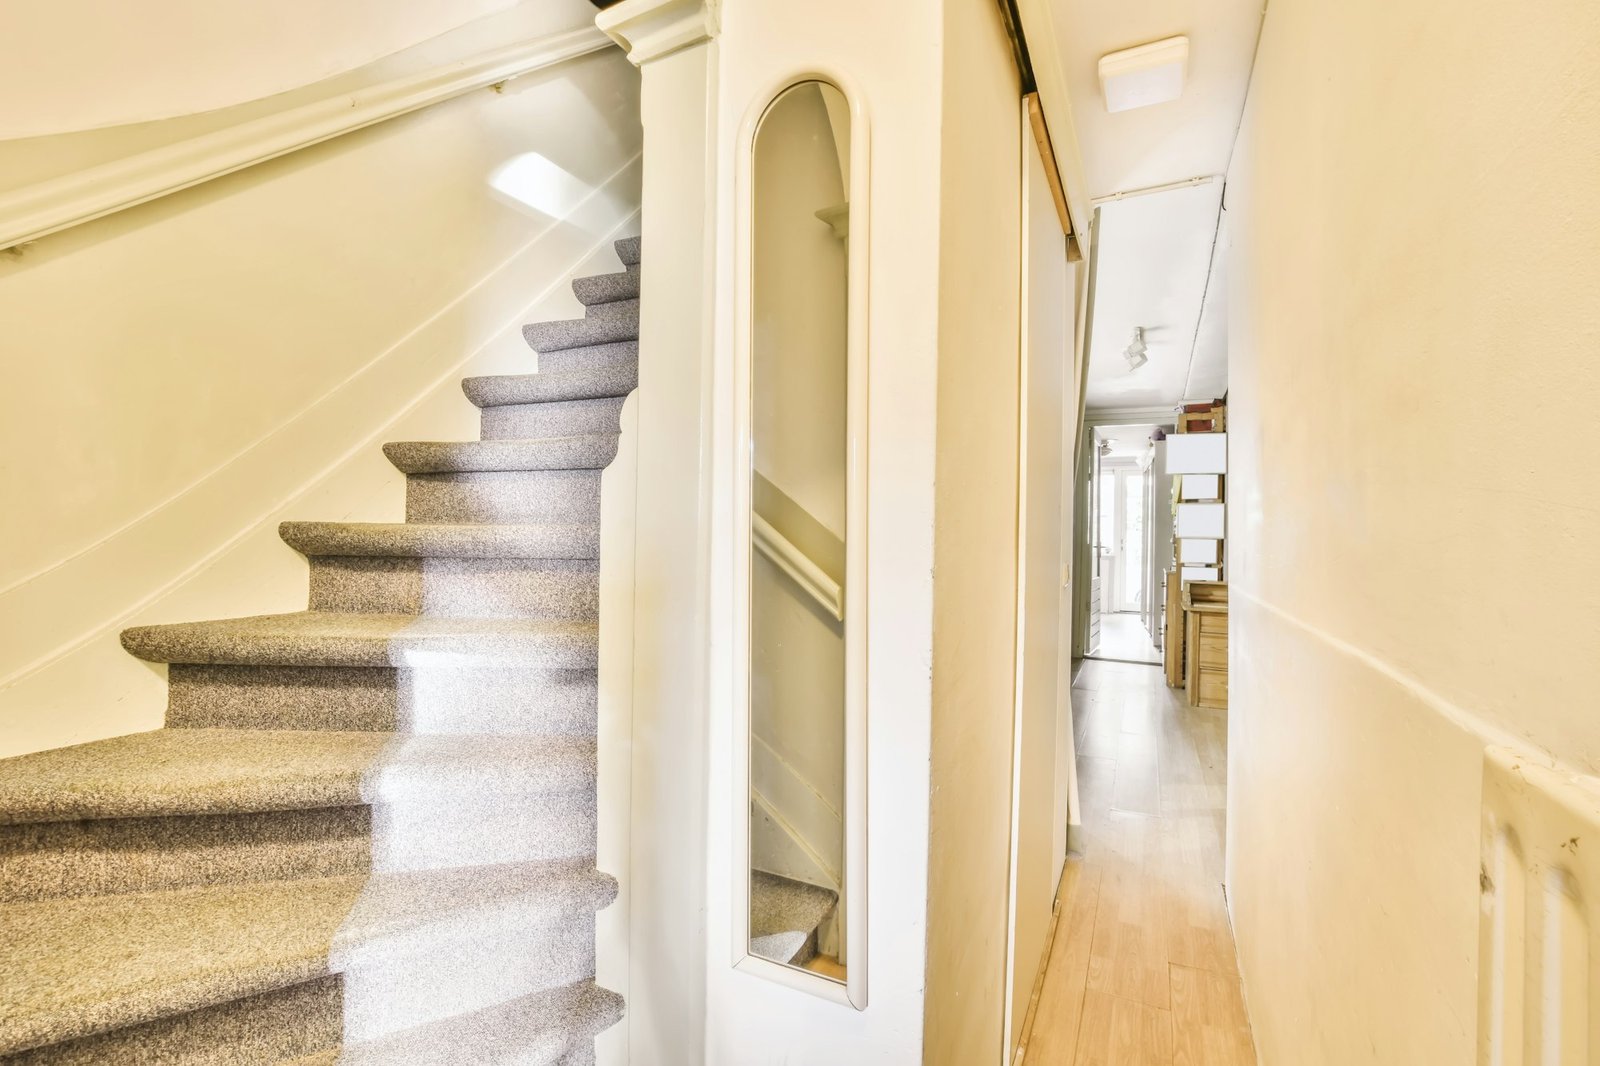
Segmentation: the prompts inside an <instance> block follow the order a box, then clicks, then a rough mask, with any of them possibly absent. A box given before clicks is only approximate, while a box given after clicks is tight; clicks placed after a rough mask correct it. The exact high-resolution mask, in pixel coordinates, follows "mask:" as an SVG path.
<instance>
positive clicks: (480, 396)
mask: <svg viewBox="0 0 1600 1066" xmlns="http://www.w3.org/2000/svg"><path fill="white" fill-rule="evenodd" d="M638 385H639V368H638V366H637V365H635V364H632V363H628V364H624V365H620V366H606V367H598V368H596V369H594V370H563V371H545V372H542V373H538V374H505V375H495V376H489V377H477V378H466V379H465V380H463V381H462V382H461V389H462V391H463V392H465V393H466V394H467V399H469V400H471V401H472V402H473V404H475V405H476V406H478V407H509V406H511V405H513V404H525V403H560V402H563V401H566V400H601V399H611V398H614V397H618V396H626V395H628V394H629V393H630V392H632V391H633V390H634V389H635V388H637V387H638Z"/></svg>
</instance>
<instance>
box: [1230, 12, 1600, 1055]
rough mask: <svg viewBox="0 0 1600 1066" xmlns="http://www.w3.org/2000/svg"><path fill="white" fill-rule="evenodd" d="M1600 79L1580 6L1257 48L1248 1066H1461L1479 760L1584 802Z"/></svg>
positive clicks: (1235, 342) (1235, 294)
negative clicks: (1510, 767)
mask: <svg viewBox="0 0 1600 1066" xmlns="http://www.w3.org/2000/svg"><path fill="white" fill-rule="evenodd" d="M1597 72H1600V8H1597V7H1596V6H1595V5H1593V4H1589V3H1582V2H1577V0H1557V2H1555V3H1550V4H1543V5H1526V4H1518V5H1507V4H1498V3H1491V2H1488V0H1470V2H1467V3H1461V4H1449V5H1445V4H1439V3H1432V4H1419V5H1395V4H1389V3H1382V2H1379V0H1358V2H1354V3H1346V4H1324V3H1316V2H1313V0H1274V3H1273V4H1272V7H1271V10H1270V11H1269V12H1268V15H1267V18H1266V23H1265V30H1264V36H1263V38H1262V42H1261V50H1260V56H1259V58H1258V61H1257V67H1256V72H1255V76H1254V81H1253V84H1252V86H1251V92H1250V102H1249V105H1248V110H1247V114H1246V119H1245V124H1244V128H1243V131H1242V134H1241V137H1240V141H1239V145H1238V148H1237V151H1236V154H1235V157H1234V162H1233V166H1232V172H1231V174H1230V181H1229V188H1228V205H1229V216H1230V219H1229V230H1230V233H1231V235H1232V242H1233V247H1232V254H1231V261H1230V263H1229V275H1230V282H1229V283H1230V289H1231V294H1230V298H1231V304H1232V307H1231V314H1230V323H1229V335H1230V344H1231V349H1232V350H1231V357H1230V367H1229V376H1230V387H1231V395H1230V400H1231V404H1230V408H1231V409H1230V412H1229V415H1230V418H1229V421H1230V426H1229V429H1230V445H1231V449H1230V451H1231V454H1230V473H1229V495H1230V497H1231V506H1230V507H1229V512H1230V527H1229V561H1230V566H1231V575H1230V585H1231V589H1232V622H1231V624H1232V639H1231V647H1232V662H1231V664H1230V668H1231V676H1230V685H1231V701H1232V706H1231V708H1230V737H1229V744H1230V752H1229V762H1230V768H1231V781H1230V791H1229V796H1228V812H1229V833H1228V835H1229V857H1228V881H1229V898H1230V903H1231V906H1232V911H1233V918H1234V924H1235V930H1236V933H1237V940H1238V945H1239V953H1240V961H1241V965H1242V969H1243V975H1244V983H1245V989H1246V993H1247V996H1248V999H1249V1004H1250V1012H1251V1017H1252V1021H1253V1025H1254V1031H1255V1036H1256V1040H1257V1042H1258V1044H1259V1046H1260V1049H1261V1057H1262V1061H1263V1062H1265V1063H1272V1064H1276V1063H1296V1064H1300V1063H1304V1064H1307V1066H1317V1064H1329V1066H1334V1064H1338V1066H1344V1064H1348V1063H1353V1062H1371V1063H1385V1064H1395V1066H1402V1064H1405V1066H1409V1064H1413V1063H1460V1062H1471V1061H1473V1060H1474V1056H1475V1033H1476V1023H1475V987H1476V979H1475V975H1476V966H1477V952H1478V942H1477V936H1478V902H1479V891H1478V872H1479V866H1478V835H1479V818H1480V814H1479V799H1480V775H1481V756H1482V749H1483V747H1484V745H1485V744H1486V743H1489V742H1509V743H1512V744H1514V745H1516V746H1518V747H1520V748H1522V749H1524V750H1525V751H1527V752H1529V753H1531V754H1532V755H1533V757H1536V758H1551V757H1553V758H1554V759H1558V760H1560V761H1561V762H1563V763H1565V764H1566V765H1567V766H1568V767H1570V768H1571V769H1573V770H1576V771H1580V772H1585V773H1591V774H1592V773H1595V772H1597V771H1600V716H1597V715H1596V714H1595V709H1594V703H1595V700H1594V694H1593V685H1592V683H1591V682H1590V681H1589V679H1588V675H1589V667H1590V665H1591V664H1592V663H1593V661H1594V649H1595V648H1596V647H1597V646H1600V596H1596V595H1595V593H1594V581H1593V578H1592V575H1593V572H1594V562H1593V560H1594V558H1595V556H1596V553H1597V550H1600V524H1597V521H1596V513H1595V509H1594V506H1593V499H1594V495H1595V489H1596V487H1597V483H1596V475H1595V472H1594V463H1593V461H1592V457H1593V455H1594V451H1595V447H1594V431H1593V424H1594V411H1595V410H1596V404H1597V402H1600V366H1597V364H1596V362H1595V358H1594V356H1595V347H1596V340H1597V338H1600V301H1597V300H1596V299H1595V292H1596V286H1597V285H1600V260H1597V259H1596V257H1595V254H1594V249H1595V248H1596V247H1597V246H1600V198H1597V197H1596V196H1595V173H1596V160H1597V159H1600V73H1597ZM1541 753H1542V754H1541Z"/></svg>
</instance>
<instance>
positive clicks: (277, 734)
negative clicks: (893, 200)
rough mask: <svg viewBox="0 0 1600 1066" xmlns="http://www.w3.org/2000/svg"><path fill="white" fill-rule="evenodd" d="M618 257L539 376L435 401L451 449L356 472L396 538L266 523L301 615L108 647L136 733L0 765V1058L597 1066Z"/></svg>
mask: <svg viewBox="0 0 1600 1066" xmlns="http://www.w3.org/2000/svg"><path fill="white" fill-rule="evenodd" d="M616 251H617V255H618V258H619V259H620V260H621V263H622V265H623V268H624V269H623V270H622V271H621V272H618V273H612V274H603V275H599V276H596V277H590V278H580V279H577V280H576V281H574V282H573V291H574V293H575V294H576V295H577V297H578V299H579V300H580V302H582V303H583V304H584V305H585V316H584V317H583V318H581V319H574V320H570V321H566V322H550V323H540V324H536V325H530V326H528V327H526V328H525V330H524V335H525V336H526V338H527V339H528V342H529V344H530V345H531V346H532V347H533V348H534V349H535V350H536V351H537V352H539V362H538V369H539V372H538V373H536V374H522V375H513V376H506V377H479V378H469V379H467V380H466V381H465V382H463V388H464V391H465V392H466V394H467V397H468V398H469V399H470V400H471V401H472V402H473V403H474V404H475V405H477V406H478V407H479V408H480V409H481V410H482V437H483V439H482V440H479V441H469V442H459V443H457V442H438V441H411V442H402V443H394V444H389V445H386V446H385V448H384V451H385V454H386V455H387V456H388V457H389V459H390V461H391V462H393V463H394V465H395V466H396V467H397V468H398V469H399V470H401V471H402V472H403V473H405V474H406V483H407V489H406V518H407V520H406V521H405V522H404V523H343V522H286V523H284V524H283V526H282V527H281V530H280V532H281V534H282V537H283V539H284V541H285V542H286V543H288V544H289V545H290V546H291V547H293V548H295V549H297V550H299V551H300V552H301V553H303V554H304V555H305V556H306V557H307V559H308V560H309V563H310V589H309V597H308V607H309V609H308V610H306V611H302V612H296V613H292V614H285V615H266V616H258V617H251V618H233V619H220V620H215V621H206V622H186V623H180V624H174V625H162V626H142V627H138V628H135V629H130V630H128V631H127V632H125V633H124V634H123V644H124V646H125V647H126V648H127V650H128V651H129V652H130V653H132V654H134V655H136V656H138V657H140V658H143V659H146V660H149V661H151V662H156V663H165V664H168V681H169V704H168V713H167V725H166V728H163V729H159V730H155V731H153V732H149V733H143V734H136V735H133V736H127V737H118V738H115V739H112V740H106V741H97V742H94V743H90V744H83V745H79V746H76V747H71V748H62V749H57V750H55V751H47V752H39V753H37V754H34V755H25V756H21V757H18V758H14V759H8V760H3V761H0V944H3V945H4V950H3V951H0V1059H4V1061H6V1062H8V1063H9V1062H17V1063H27V1064H30V1066H32V1064H46V1063H49V1064H77V1063H112V1062H114V1063H119V1064H131V1066H142V1064H155V1063H172V1062H186V1063H187V1062H196V1063H198V1062H219V1063H220V1062H238V1063H245V1062H248V1063H277V1064H290V1063H294V1064H299V1066H312V1064H329V1063H334V1062H346V1063H359V1064H374V1066H376V1064H400V1063H463V1064H467V1063H483V1062H491V1061H494V1062H501V1061H504V1062H518V1063H529V1064H548V1066H587V1064H592V1063H593V1062H594V1038H595V1036H596V1034H598V1033H599V1032H600V1031H602V1030H603V1029H605V1028H606V1027H607V1026H610V1025H612V1024H614V1023H615V1022H616V1021H617V1020H618V1019H619V1018H620V1017H621V1015H622V1009H623V1005H622V1001H621V998H620V997H618V996H617V995H615V994H614V993H612V992H609V991H607V990H605V989H602V988H599V987H597V986H596V985H595V983H594V962H595V946H594V934H595V915H596V912H597V911H599V910H600V909H602V908H604V907H605V906H607V905H608V904H609V903H610V902H611V900H612V899H613V898H614V897H615V894H616V890H617V886H616V883H615V881H614V880H612V879H611V878H610V877H608V876H606V875H605V874H603V873H600V872H599V871H598V870H596V869H595V830H596V824H595V819H596V807H597V789H596V752H595V737H596V729H597V725H598V721H597V705H598V703H597V701H598V692H597V685H596V674H595V668H596V663H597V659H598V635H599V629H598V555H599V547H600V544H599V542H600V535H599V520H600V479H601V476H602V475H601V471H602V470H603V469H604V468H605V466H606V465H607V464H609V463H610V462H611V460H612V459H613V458H614V457H615V455H616V451H617V443H618V437H619V434H620V432H621V412H622V405H623V402H624V400H625V399H626V397H627V396H628V394H629V393H631V392H632V390H633V389H634V387H635V386H636V385H637V383H638V370H637V357H638V329H639V304H638V297H639V260H640V244H639V239H638V238H637V237H634V238H629V239H627V240H623V241H618V242H617V244H616Z"/></svg>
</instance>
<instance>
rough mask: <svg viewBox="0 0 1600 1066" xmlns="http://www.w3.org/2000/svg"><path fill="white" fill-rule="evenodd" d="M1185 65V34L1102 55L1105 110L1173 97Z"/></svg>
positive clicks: (1180, 84) (1125, 108)
mask: <svg viewBox="0 0 1600 1066" xmlns="http://www.w3.org/2000/svg"><path fill="white" fill-rule="evenodd" d="M1188 69H1189V38H1187V37H1168V38H1166V39H1165V40H1161V41H1152V42H1150V43H1149V44H1141V45H1139V46H1138V47H1137V48H1124V49H1123V50H1122V51H1120V52H1112V53H1111V54H1109V55H1103V56H1101V57H1100V93H1101V95H1102V96H1104V97H1105V101H1106V110H1107V111H1111V112H1116V111H1131V110H1133V109H1134V108H1136V107H1149V106H1150V105H1151V104H1164V103H1166V102H1167V101H1169V100H1176V99H1177V98H1178V97H1180V96H1182V95H1183V79H1184V75H1185V74H1186V73H1187V72H1188Z"/></svg>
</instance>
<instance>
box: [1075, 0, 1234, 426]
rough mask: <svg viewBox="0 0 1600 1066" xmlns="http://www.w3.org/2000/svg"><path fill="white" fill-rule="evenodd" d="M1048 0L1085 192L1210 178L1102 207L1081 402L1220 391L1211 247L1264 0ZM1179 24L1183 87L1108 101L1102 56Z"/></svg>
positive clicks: (1221, 320)
mask: <svg viewBox="0 0 1600 1066" xmlns="http://www.w3.org/2000/svg"><path fill="white" fill-rule="evenodd" d="M1051 2H1052V5H1053V10H1052V16H1053V20H1052V21H1053V24H1054V26H1055V28H1056V31H1057V34H1058V35H1059V40H1058V41H1057V42H1056V45H1057V48H1058V49H1059V51H1060V56H1061V61H1062V67H1063V72H1064V74H1065V76H1066V79H1067V87H1068V90H1069V92H1070V95H1071V99H1072V118H1073V124H1074V126H1075V127H1076V131H1077V139H1078V147H1079V151H1080V153H1081V155H1082V162H1083V171H1084V175H1085V177H1086V180H1087V183H1088V186H1089V189H1088V191H1089V195H1090V196H1091V197H1093V198H1095V199H1096V200H1101V199H1103V198H1106V197H1111V196H1115V195H1116V194H1118V193H1132V192H1135V191H1138V190H1141V189H1147V188H1149V187H1151V186H1158V185H1165V184H1168V183H1171V182H1180V181H1188V180H1190V179H1195V178H1216V179H1217V180H1216V181H1212V182H1208V183H1206V184H1201V185H1196V186H1193V187H1188V188H1181V189H1176V190H1170V191H1165V192H1156V193H1149V194H1146V195H1142V196H1129V197H1127V198H1125V199H1117V200H1111V201H1108V202H1106V203H1104V204H1103V205H1102V206H1101V210H1100V228H1099V230H1098V232H1097V234H1096V247H1097V249H1098V253H1097V254H1098V275H1097V277H1096V283H1095V306H1094V310H1093V315H1094V317H1093V327H1094V332H1093V343H1092V344H1091V347H1090V353H1089V387H1088V394H1087V397H1086V401H1087V404H1088V406H1089V407H1091V408H1107V407H1133V406H1176V405H1177V404H1179V403H1182V402H1183V401H1184V400H1199V399H1211V398H1213V397H1216V396H1220V395H1222V394H1223V393H1224V392H1226V391H1227V322H1226V319H1227V315H1226V303H1225V300H1224V299H1223V296H1224V294H1225V291H1226V290H1225V285H1224V284H1223V279H1222V278H1221V276H1220V272H1214V271H1213V270H1212V249H1213V246H1214V245H1216V244H1217V241H1216V236H1217V228H1218V220H1219V217H1220V214H1219V210H1218V209H1219V206H1220V203H1221V196H1222V181H1221V176H1222V175H1223V174H1224V173H1225V172H1226V171H1227V168H1228V159H1229V157H1230V155H1231V154H1232V152H1233V141H1234V136H1235V134H1236V133H1237V131H1238V128H1239V116H1240V114H1241V112H1242V111H1243V109H1244V98H1245V91H1246V89H1247V88H1248V86H1249V81H1250V64H1251V62H1252V59H1253V56H1254V53H1255V45H1256V37H1257V34H1258V33H1259V32H1260V28H1261V13H1262V8H1263V0H1125V2H1121V3H1106V2H1105V0H1051ZM1177 34H1183V35H1185V36H1187V37H1188V38H1189V68H1188V77H1187V80H1186V82H1185V85H1184V91H1183V95H1182V96H1181V97H1179V98H1178V99H1177V100H1174V101H1172V102H1170V103H1165V104H1157V105H1155V106H1153V107H1145V108H1139V109H1136V110H1133V111H1122V112H1118V113H1116V114H1111V113H1109V112H1107V111H1106V109H1105V102H1104V100H1103V98H1102V96H1101V93H1100V80H1099V75H1098V73H1097V65H1098V63H1099V60H1100V57H1101V56H1103V55H1105V54H1106V53H1108V52H1115V51H1119V50H1121V49H1123V48H1131V47H1133V46H1134V45H1140V44H1146V43H1149V42H1150V41H1156V40H1160V39H1162V38H1164V37H1171V36H1174V35H1177ZM1218 264H1219V265H1220V258H1219V260H1218ZM1136 325H1139V326H1145V327H1147V331H1146V337H1145V343H1146V344H1148V345H1149V346H1150V351H1149V355H1150V362H1149V363H1148V364H1146V365H1145V366H1144V367H1142V368H1140V369H1139V370H1137V371H1133V372H1132V373H1130V372H1129V371H1128V366H1127V363H1126V362H1125V361H1124V360H1123V358H1122V355H1121V352H1122V349H1123V348H1125V347H1126V346H1127V344H1128V340H1129V335H1130V334H1131V332H1132V329H1133V327H1134V326H1136ZM1148 327H1155V328H1154V329H1149V328H1148Z"/></svg>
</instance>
